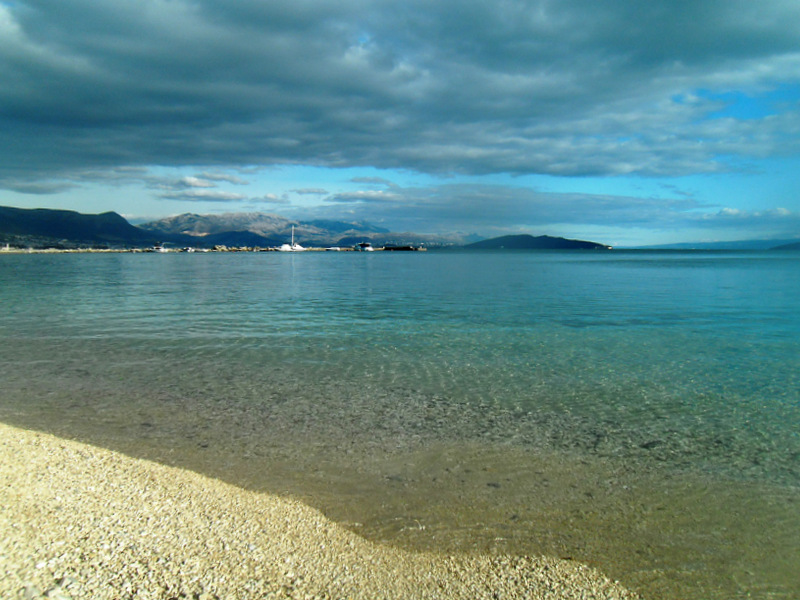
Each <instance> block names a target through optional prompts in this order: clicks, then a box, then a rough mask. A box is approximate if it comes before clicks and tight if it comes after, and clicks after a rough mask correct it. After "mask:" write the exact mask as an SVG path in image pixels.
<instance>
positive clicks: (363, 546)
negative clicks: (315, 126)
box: [0, 424, 638, 600]
mask: <svg viewBox="0 0 800 600" xmlns="http://www.w3.org/2000/svg"><path fill="white" fill-rule="evenodd" d="M0 598H8V599H20V600H22V599H24V600H36V599H39V598H51V599H56V600H59V599H60V600H78V599H84V598H86V599H89V598H91V599H94V600H103V599H109V600H111V599H114V600H116V599H119V600H123V599H125V600H127V599H131V600H133V599H141V600H146V599H153V600H156V599H158V600H161V599H163V600H168V599H173V598H174V599H194V600H234V599H236V600H244V599H256V598H259V599H262V598H320V599H331V600H333V599H338V598H370V599H373V598H374V599H378V598H386V599H390V598H391V599H394V598H470V599H478V598H487V599H488V598H500V599H507V598H530V599H576V600H577V599H580V600H592V599H598V600H599V599H603V600H615V599H620V600H622V599H635V598H638V596H637V595H636V594H634V593H632V592H630V591H628V590H626V589H624V588H623V587H622V586H621V585H620V584H619V583H617V582H612V581H610V580H609V579H607V578H605V577H603V576H602V575H601V574H600V573H598V572H597V571H595V570H594V569H591V568H589V567H587V566H584V565H581V564H578V563H575V562H572V561H566V560H560V559H554V558H545V557H512V556H475V555H458V556H444V555H440V554H436V553H433V552H431V553H424V554H423V553H411V552H408V551H403V550H400V549H396V548H392V547H387V546H381V545H376V544H373V543H371V542H368V541H366V540H364V539H362V538H360V537H358V536H357V535H355V534H354V533H351V532H350V531H347V530H346V529H344V528H343V527H340V526H339V525H337V524H336V523H334V522H332V521H330V520H329V519H327V518H326V517H325V516H324V515H322V514H321V513H320V512H319V511H317V510H314V509H312V508H310V507H308V506H306V505H304V504H302V503H300V502H297V501H295V500H292V499H287V498H282V497H278V496H274V495H270V494H264V493H256V492H250V491H246V490H242V489H240V488H237V487H234V486H232V485H229V484H225V483H222V482H220V481H217V480H214V479H210V478H208V477H204V476H201V475H199V474H196V473H193V472H190V471H184V470H180V469H176V468H173V467H167V466H163V465H160V464H157V463H153V462H148V461H144V460H139V459H133V458H129V457H127V456H124V455H122V454H118V453H115V452H111V451H109V450H105V449H101V448H96V447H93V446H88V445H85V444H80V443H76V442H72V441H66V440H63V439H59V438H56V437H52V436H50V435H46V434H41V433H36V432H31V431H26V430H22V429H17V428H14V427H10V426H7V425H4V424H0Z"/></svg>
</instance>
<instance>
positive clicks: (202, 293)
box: [0, 251, 800, 599]
mask: <svg viewBox="0 0 800 600" xmlns="http://www.w3.org/2000/svg"><path fill="white" fill-rule="evenodd" d="M0 283H1V284H2V286H1V287H0V302H2V306H3V307H4V310H3V311H2V314H0V336H2V337H1V339H2V347H1V348H0V384H2V388H3V390H4V392H3V397H2V400H1V401H0V417H1V418H2V419H3V420H4V421H6V422H9V423H12V424H19V425H26V426H29V427H35V428H40V429H46V430H48V431H53V432H56V433H58V434H60V435H64V436H69V437H75V438H78V439H84V440H87V441H91V442H93V443H96V444H100V445H105V446H107V447H111V448H115V449H120V450H123V451H125V452H127V453H129V454H134V455H137V456H147V457H150V458H155V459H157V460H160V461H163V462H168V463H170V464H177V465H181V466H186V467H189V468H193V469H196V470H200V471H203V472H206V473H209V474H212V475H215V476H217V477H221V478H225V479H228V480H230V481H234V482H235V483H238V484H240V485H244V486H247V487H251V488H256V489H265V490H270V491H277V492H281V493H289V494H293V495H297V496H300V497H303V498H304V499H306V500H307V501H308V502H309V503H310V504H313V505H316V506H318V507H320V508H322V509H323V510H325V511H326V513H327V514H329V515H330V516H332V517H333V518H335V519H337V520H339V521H341V522H343V523H345V524H347V525H348V526H349V527H351V528H353V529H354V530H356V531H358V532H360V533H361V534H362V535H365V536H366V537H369V538H371V539H376V540H381V541H385V542H388V543H393V544H399V545H403V546H406V547H412V548H420V549H434V550H442V551H452V550H459V551H481V552H528V553H530V552H546V553H549V554H556V555H559V556H564V557H571V558H574V559H575V560H581V561H583V562H588V563H590V564H592V565H594V566H597V567H599V568H600V569H601V570H603V571H605V572H606V573H608V574H609V575H611V576H613V577H614V578H617V579H620V580H621V581H623V583H625V584H627V585H629V586H630V587H633V588H635V589H638V590H641V591H642V593H644V594H645V595H646V596H647V597H651V598H698V599H699V598H736V597H742V598H744V597H752V598H793V597H797V596H798V595H800V584H798V582H797V580H796V574H795V572H796V569H797V566H798V565H800V542H798V540H800V535H798V534H800V510H797V508H798V504H797V502H798V500H800V494H799V493H798V489H800V436H798V424H800V402H798V400H799V399H800V398H799V396H800V393H799V392H798V390H800V385H798V384H799V383H800V382H799V381H798V379H799V378H800V375H798V373H800V369H799V368H798V367H800V315H799V314H798V313H799V312H800V311H797V309H796V305H797V298H798V297H800V256H798V255H797V254H791V253H773V252H755V253H729V252H720V253H709V252H694V253H693V252H678V253H670V252H618V251H613V252H609V253H607V252H603V253H583V252H581V253H513V252H506V253H458V252H452V253H451V252H427V253H369V254H354V253H304V254H301V255H293V254H292V255H285V254H278V253H264V254H167V255H161V254H158V255H133V254H103V255H96V254H93V255H64V254H60V255H6V256H0Z"/></svg>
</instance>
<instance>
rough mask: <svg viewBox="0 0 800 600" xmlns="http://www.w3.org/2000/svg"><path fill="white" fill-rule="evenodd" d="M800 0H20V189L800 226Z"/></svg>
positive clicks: (169, 205)
mask: <svg viewBox="0 0 800 600" xmlns="http://www.w3.org/2000/svg"><path fill="white" fill-rule="evenodd" d="M798 23H800V2H797V0H759V1H758V2H754V1H753V0H648V1H642V0H403V1H402V2H401V1H398V0H0V205H3V206H16V207H20V208H61V209H69V210H77V211H79V212H84V213H100V212H106V211H116V212H118V213H120V214H122V215H123V216H125V217H126V218H128V219H129V220H131V221H132V222H141V221H146V220H153V219H157V218H162V217H166V216H170V215H176V214H181V213H188V212H191V213H197V214H215V213H226V212H265V213H270V214H277V215H281V216H285V217H288V218H292V219H298V220H307V219H312V218H326V219H341V220H348V221H353V220H358V221H367V222H369V223H372V224H375V225H379V226H382V227H386V228H387V229H390V230H392V231H413V232H417V233H456V232H460V233H475V234H478V235H482V236H485V237H493V236H497V235H505V234H514V233H531V234H534V235H542V234H547V235H563V236H565V237H574V238H581V239H592V240H594V241H599V242H603V243H607V244H611V245H615V246H620V245H622V246H624V245H647V244H664V243H672V242H703V241H724V240H742V239H793V238H798V237H800V27H799V26H798Z"/></svg>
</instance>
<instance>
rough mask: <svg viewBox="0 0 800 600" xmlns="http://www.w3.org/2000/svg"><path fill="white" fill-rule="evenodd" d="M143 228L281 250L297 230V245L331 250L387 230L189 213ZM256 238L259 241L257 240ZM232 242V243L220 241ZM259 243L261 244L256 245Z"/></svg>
mask: <svg viewBox="0 0 800 600" xmlns="http://www.w3.org/2000/svg"><path fill="white" fill-rule="evenodd" d="M139 227H140V228H142V229H144V230H146V231H150V232H153V233H157V234H159V235H162V236H163V235H191V236H196V237H203V238H207V239H206V240H205V241H204V243H206V244H207V243H209V240H210V239H213V238H214V237H215V236H216V237H217V238H218V239H217V240H216V243H219V244H224V245H228V246H232V245H237V244H235V243H233V241H234V240H235V239H237V236H232V235H231V234H233V233H236V234H238V237H240V238H242V239H245V238H246V236H242V235H241V234H243V233H249V234H251V237H250V239H251V240H252V242H253V243H250V244H238V245H249V246H255V245H260V246H265V247H266V246H280V245H281V244H285V243H286V242H287V241H288V240H289V239H290V238H291V235H292V227H294V228H295V231H294V236H295V241H297V242H298V243H300V244H303V245H308V246H330V245H331V244H333V243H335V242H337V241H338V240H339V239H340V238H342V237H343V236H346V235H350V236H356V237H358V238H359V239H361V238H363V237H364V236H371V235H374V234H376V233H384V232H386V230H385V229H382V228H380V227H374V226H372V225H369V224H368V223H362V222H346V221H329V220H319V221H309V222H301V221H294V220H292V219H287V218H285V217H280V216H277V215H269V214H265V213H225V214H221V215H197V214H192V213H185V214H182V215H177V216H174V217H167V218H166V219H160V220H158V221H152V222H150V223H144V224H142V225H139ZM253 235H255V236H258V237H253ZM219 236H222V237H221V238H220V237H219ZM223 238H225V239H228V242H225V241H220V239H223ZM256 242H258V243H257V244H256Z"/></svg>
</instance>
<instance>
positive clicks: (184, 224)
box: [0, 206, 800, 250]
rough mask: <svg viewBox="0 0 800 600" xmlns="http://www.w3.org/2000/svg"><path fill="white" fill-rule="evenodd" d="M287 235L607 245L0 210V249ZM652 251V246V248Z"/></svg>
mask: <svg viewBox="0 0 800 600" xmlns="http://www.w3.org/2000/svg"><path fill="white" fill-rule="evenodd" d="M293 229H294V236H295V241H297V242H298V243H300V244H301V245H303V246H309V247H328V246H341V247H349V246H354V245H356V244H358V243H360V242H370V243H371V244H372V245H373V246H376V247H381V246H422V245H424V246H426V247H429V248H464V249H470V250H490V249H506V250H509V249H520V250H537V249H538V250H542V249H552V250H564V249H607V248H609V246H607V245H605V244H599V243H596V242H589V241H583V240H570V239H565V238H560V237H551V236H546V235H542V236H531V235H510V236H502V237H497V238H492V239H488V240H485V239H482V238H480V237H479V236H476V235H474V234H471V235H463V234H449V235H427V234H417V233H409V232H405V233H398V232H392V231H389V230H387V229H384V228H381V227H377V226H375V225H371V224H369V223H364V222H361V221H351V222H348V221H332V220H311V221H305V222H300V221H294V220H291V219H287V218H285V217H280V216H277V215H270V214H264V213H226V214H220V215H197V214H191V213H186V214H182V215H177V216H174V217H168V218H165V219H159V220H156V221H151V222H147V223H141V224H138V225H133V224H131V223H129V222H128V221H127V220H125V219H124V218H123V217H122V216H120V215H119V214H117V213H115V212H106V213H102V214H97V215H90V214H82V213H78V212H75V211H70V210H54V209H45V208H38V209H24V208H14V207H3V206H0V243H1V244H3V245H6V244H7V245H9V246H14V247H20V248H29V247H30V248H65V249H67V248H80V247H93V248H97V247H105V248H146V247H150V246H153V245H156V244H164V245H172V246H178V247H183V246H193V247H198V248H213V247H215V246H228V247H237V248H238V247H260V248H270V247H276V246H280V245H281V244H284V243H286V242H287V241H288V240H289V239H290V238H291V236H292V230H293ZM775 247H779V248H780V249H786V250H800V242H798V241H797V240H796V239H795V240H772V241H769V240H751V241H743V242H726V243H717V244H672V245H670V246H660V247H658V248H661V249H742V250H744V249H767V248H775ZM655 248H656V247H653V249H655Z"/></svg>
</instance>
